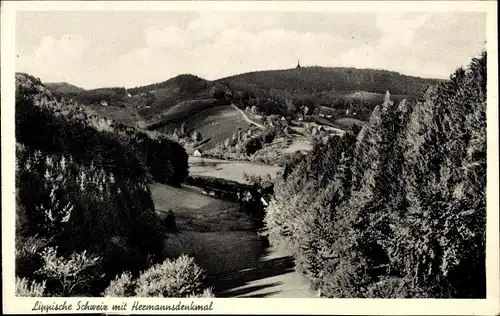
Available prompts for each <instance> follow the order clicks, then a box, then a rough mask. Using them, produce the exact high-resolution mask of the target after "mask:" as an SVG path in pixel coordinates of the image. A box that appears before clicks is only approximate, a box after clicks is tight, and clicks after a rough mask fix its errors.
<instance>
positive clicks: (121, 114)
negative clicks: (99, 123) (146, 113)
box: [89, 105, 139, 126]
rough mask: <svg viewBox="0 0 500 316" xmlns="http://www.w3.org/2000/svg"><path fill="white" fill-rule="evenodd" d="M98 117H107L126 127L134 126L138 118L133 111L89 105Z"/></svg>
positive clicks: (123, 108) (124, 108)
mask: <svg viewBox="0 0 500 316" xmlns="http://www.w3.org/2000/svg"><path fill="white" fill-rule="evenodd" d="M89 107H90V108H91V109H92V110H94V111H95V112H96V113H97V114H98V115H99V116H102V117H107V118H109V119H112V120H115V121H117V122H119V123H122V124H124V125H128V126H136V123H137V122H138V121H139V116H138V114H137V112H136V111H135V110H134V109H131V108H126V107H118V106H112V105H110V106H102V105H89Z"/></svg>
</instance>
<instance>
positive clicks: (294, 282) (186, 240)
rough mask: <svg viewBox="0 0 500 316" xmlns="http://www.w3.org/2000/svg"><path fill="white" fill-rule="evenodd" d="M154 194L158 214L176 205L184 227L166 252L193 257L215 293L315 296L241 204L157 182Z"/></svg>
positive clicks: (223, 294)
mask: <svg viewBox="0 0 500 316" xmlns="http://www.w3.org/2000/svg"><path fill="white" fill-rule="evenodd" d="M151 194H152V197H153V200H154V202H155V207H156V210H157V211H158V213H159V214H160V217H161V216H164V214H165V213H166V212H167V211H168V210H169V209H171V210H173V211H174V214H175V216H176V223H177V227H178V229H179V230H180V233H179V234H175V235H170V237H169V238H168V239H167V240H166V241H165V249H164V251H165V253H166V254H167V255H169V256H178V255H181V254H182V253H185V254H188V255H190V256H192V257H194V259H195V261H196V262H197V263H198V264H199V265H200V266H201V267H203V268H204V269H205V270H206V271H207V273H208V275H209V280H208V281H209V284H210V285H211V286H212V287H213V289H214V293H215V295H216V296H217V297H296V298H298V297H314V293H311V292H310V291H309V284H308V283H307V282H306V281H305V280H304V279H303V277H302V276H301V275H300V274H299V273H298V272H296V271H295V269H294V263H293V259H292V258H291V257H289V256H288V255H287V254H286V253H284V252H281V251H279V250H277V249H274V248H267V247H266V245H265V244H264V243H263V241H262V240H261V239H260V238H259V237H258V235H257V233H256V231H255V228H254V227H255V223H254V221H253V220H252V219H251V218H250V216H249V215H248V214H246V213H244V212H243V211H242V210H241V209H240V206H239V204H237V203H232V202H228V201H223V200H219V199H215V198H212V197H209V196H206V195H203V194H202V193H201V189H198V188H195V187H184V188H173V187H170V186H167V185H163V184H153V185H152V186H151Z"/></svg>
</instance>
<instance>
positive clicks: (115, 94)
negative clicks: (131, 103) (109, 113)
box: [72, 87, 127, 106]
mask: <svg viewBox="0 0 500 316" xmlns="http://www.w3.org/2000/svg"><path fill="white" fill-rule="evenodd" d="M72 97H73V98H74V99H75V100H76V101H78V102H80V103H83V104H85V105H92V104H100V102H102V101H105V102H107V104H108V105H114V106H124V105H125V98H127V90H125V88H123V87H116V88H99V89H93V90H85V91H82V92H79V93H78V94H76V95H73V96H72Z"/></svg>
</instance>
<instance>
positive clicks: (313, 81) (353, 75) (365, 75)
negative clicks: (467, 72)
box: [217, 67, 442, 96]
mask: <svg viewBox="0 0 500 316" xmlns="http://www.w3.org/2000/svg"><path fill="white" fill-rule="evenodd" d="M217 81H218V82H220V83H223V84H227V85H229V86H233V85H251V86H254V87H257V88H260V89H264V90H270V89H278V90H286V91H288V92H304V93H313V92H320V91H358V90H362V91H367V92H374V93H385V91H387V90H389V91H390V92H391V94H404V95H410V96H417V95H420V93H421V92H422V91H423V90H424V89H425V88H426V87H427V85H429V84H436V83H438V82H440V81H442V80H439V79H424V78H418V77H411V76H405V75H402V74H399V73H397V72H392V71H386V70H374V69H356V68H344V67H338V68H326V67H302V68H294V69H286V70H268V71H258V72H250V73H245V74H241V75H235V76H231V77H227V78H222V79H219V80H217Z"/></svg>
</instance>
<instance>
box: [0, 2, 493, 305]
mask: <svg viewBox="0 0 500 316" xmlns="http://www.w3.org/2000/svg"><path fill="white" fill-rule="evenodd" d="M95 10H98V11H107V10H113V11H155V10H160V11H290V12H291V11H297V12H304V11H307V12H315V11H316V12H317V11H320V12H324V11H368V12H369V11H391V12H394V11H399V12H418V11H420V12H429V11H440V12H449V11H466V12H470V11H476V12H487V14H488V15H487V38H488V41H487V45H488V49H487V51H488V106H487V121H488V126H487V136H488V156H487V164H488V175H487V259H486V270H487V275H488V282H487V299H484V300H457V299H452V300H439V299H428V300H425V299H415V300H411V299H410V300H403V299H394V300H384V299H272V298H267V299H253V298H244V299H238V298H231V299H223V298H217V299H214V301H215V302H214V309H213V310H212V311H211V312H201V313H211V314H213V313H217V314H269V313H271V314H272V313H280V314H318V315H319V314H324V315H327V314H345V315H353V314H371V315H387V314H394V315H405V314H414V315H415V314H418V315H455V314H458V315H466V314H475V315H495V314H499V313H500V300H499V298H500V290H499V288H500V286H499V284H500V276H499V275H500V265H499V198H498V192H499V186H498V60H497V58H498V51H497V47H498V37H497V30H496V25H497V2H496V1H432V2H430V1H409V2H408V1H359V2H356V1H332V2H326V1H322V2H316V1H314V2H313V1H299V2H297V1H295V2H288V1H286V2H285V1H284V2H279V1H272V2H268V1H266V2H260V1H259V2H257V1H251V2H242V1H237V2H235V1H220V2H214V1H204V2H198V1H197V2H192V1H190V2H160V1H155V2H149V1H138V2H132V1H123V2H122V1H43V2H42V1H40V2H33V1H26V2H24V1H23V2H16V1H7V2H2V6H1V49H2V50H1V70H2V72H1V73H2V78H1V92H2V93H1V95H2V98H1V104H2V112H1V114H2V138H1V141H2V143H1V144H2V148H3V151H2V202H3V203H2V241H3V244H2V262H3V271H2V276H3V277H2V281H3V282H2V286H3V312H4V313H34V312H32V311H31V308H32V307H33V305H34V303H35V301H37V300H38V301H40V302H43V303H44V304H51V303H53V302H54V301H57V302H62V300H64V299H56V298H42V299H32V298H20V297H15V296H14V286H13V284H14V227H15V219H14V206H15V188H14V181H13V179H14V159H15V150H14V147H15V139H14V124H13V123H14V100H15V94H14V71H15V70H14V69H15V67H14V63H15V56H14V54H15V53H14V52H15V49H14V43H15V41H14V40H15V14H16V11H95ZM79 300H82V301H87V300H88V301H90V302H91V303H93V304H99V303H102V302H106V303H108V304H113V303H115V304H119V303H120V302H123V301H124V299H108V298H71V299H66V301H67V302H68V303H70V302H72V303H73V304H74V305H76V302H77V301H79ZM135 300H138V299H135V298H130V299H126V300H125V301H127V302H129V304H131V303H132V302H133V301H135ZM140 301H141V304H144V303H145V304H147V303H155V304H169V303H170V304H177V303H178V302H179V299H140ZM190 301H191V300H190V299H187V300H186V299H184V300H183V302H186V303H188V304H189V303H190ZM209 301H211V299H208V300H207V299H197V300H196V303H197V304H204V303H206V302H209ZM72 313H78V311H74V310H73V311H72ZM80 313H81V312H80ZM108 313H112V312H108ZM122 313H123V312H122ZM125 313H132V312H130V310H129V311H128V312H125ZM144 313H147V314H154V313H155V312H154V311H148V312H144ZM159 313H160V312H159ZM170 313H176V314H183V313H184V314H195V313H196V312H192V311H191V312H186V311H176V312H170Z"/></svg>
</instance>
